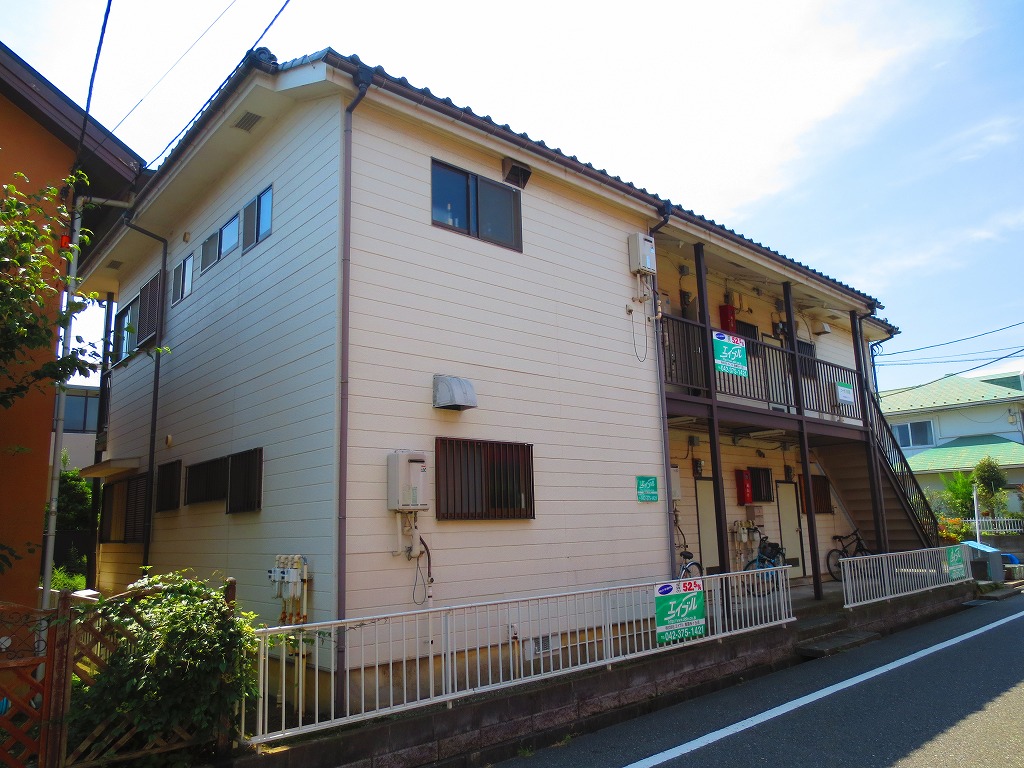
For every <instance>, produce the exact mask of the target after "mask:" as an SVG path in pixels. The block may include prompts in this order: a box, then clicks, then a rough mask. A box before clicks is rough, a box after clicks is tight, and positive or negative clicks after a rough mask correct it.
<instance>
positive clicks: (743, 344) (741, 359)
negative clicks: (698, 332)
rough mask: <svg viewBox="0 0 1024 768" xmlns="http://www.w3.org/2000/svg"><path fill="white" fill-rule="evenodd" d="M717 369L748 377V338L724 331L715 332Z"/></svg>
mask: <svg viewBox="0 0 1024 768" xmlns="http://www.w3.org/2000/svg"><path fill="white" fill-rule="evenodd" d="M713 341H714V345H715V370H716V371H721V372H722V373H731V374H733V375H734V376H742V377H743V378H746V377H747V340H746V339H744V338H743V337H742V336H733V335H731V334H728V333H722V331H715V333H714V339H713Z"/></svg>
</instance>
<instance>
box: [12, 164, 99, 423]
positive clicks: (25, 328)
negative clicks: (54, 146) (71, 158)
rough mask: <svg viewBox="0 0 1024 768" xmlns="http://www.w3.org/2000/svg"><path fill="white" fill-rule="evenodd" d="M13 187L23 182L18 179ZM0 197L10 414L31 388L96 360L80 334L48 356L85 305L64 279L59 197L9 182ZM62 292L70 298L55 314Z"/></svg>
mask: <svg viewBox="0 0 1024 768" xmlns="http://www.w3.org/2000/svg"><path fill="white" fill-rule="evenodd" d="M14 181H16V182H19V183H21V182H28V178H27V177H26V176H25V175H24V174H20V173H16V174H15V175H14ZM80 183H86V178H85V176H84V174H81V173H78V174H75V175H73V176H70V177H68V178H67V179H65V180H64V185H65V187H66V188H71V187H73V186H74V185H75V184H80ZM0 191H2V194H0V407H3V408H10V407H11V406H12V405H13V404H14V403H15V402H17V400H18V399H19V398H22V397H24V396H25V394H26V393H28V392H29V391H30V390H31V389H32V388H33V387H36V386H41V385H43V384H45V383H47V382H56V383H58V384H63V383H64V382H66V381H67V380H68V379H70V378H71V377H72V376H74V375H76V374H81V375H83V376H85V375H88V374H89V373H92V372H95V371H97V370H98V369H99V360H100V356H99V354H98V352H97V351H96V348H95V345H94V344H87V343H85V342H84V341H83V339H82V338H81V337H80V336H79V337H76V339H75V343H74V344H73V345H72V346H71V348H70V351H69V352H68V354H66V355H61V356H57V355H56V354H55V353H54V350H55V349H56V346H57V339H58V335H59V329H60V328H61V327H63V326H64V324H65V323H66V322H67V321H68V320H69V319H70V318H71V317H74V316H75V315H77V314H78V313H79V312H81V311H82V310H83V309H85V307H86V306H87V305H88V302H89V301H90V298H89V297H86V296H83V295H81V294H79V293H77V292H76V291H75V287H76V286H75V285H73V284H72V283H71V281H70V280H69V278H68V277H67V276H66V273H67V269H66V267H67V265H68V264H69V263H70V261H71V259H72V257H73V256H74V247H62V245H61V233H62V232H63V231H65V230H66V228H67V226H68V223H69V221H70V217H69V214H68V210H67V207H66V206H65V205H64V203H63V202H62V195H61V191H60V190H59V189H58V188H57V187H55V186H51V187H46V188H44V189H42V190H40V191H39V192H35V193H25V192H22V191H21V190H20V189H18V187H17V186H16V185H15V183H14V182H11V183H9V184H6V185H4V186H3V187H2V188H0ZM64 290H67V291H68V295H69V300H68V302H67V304H66V306H65V308H63V309H60V306H59V305H60V294H61V292H62V291H64ZM55 307H56V308H57V309H56V311H54V308H55ZM43 352H45V353H48V354H45V355H41V354H40V353H43Z"/></svg>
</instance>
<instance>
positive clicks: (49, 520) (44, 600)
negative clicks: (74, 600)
mask: <svg viewBox="0 0 1024 768" xmlns="http://www.w3.org/2000/svg"><path fill="white" fill-rule="evenodd" d="M134 200H135V196H134V195H132V196H131V199H130V200H129V201H128V202H125V201H123V200H107V199H105V198H101V197H85V196H83V197H79V198H78V199H76V200H75V207H74V210H73V212H72V214H71V249H72V253H74V252H75V250H76V248H77V246H78V243H79V241H80V240H81V239H82V208H84V207H85V204H86V203H92V204H94V205H109V206H111V207H113V208H128V207H129V206H131V205H132V204H133V202H134ZM76 277H78V259H77V258H72V259H71V263H70V264H69V265H68V286H71V284H72V283H74V281H75V278H76ZM65 295H66V294H65ZM60 331H61V357H64V356H65V355H68V354H70V352H71V318H70V317H69V318H68V319H67V320H66V321H65V322H64V326H63V327H62V328H61V329H60ZM103 343H104V344H106V340H104V342H103ZM66 404H67V391H66V390H65V389H63V388H60V389H58V390H57V414H56V417H55V418H54V421H53V462H52V464H51V466H50V503H49V505H48V508H47V515H46V532H45V533H44V534H43V588H42V593H41V595H40V601H41V602H40V607H41V608H48V607H49V606H50V585H51V584H52V583H53V545H54V540H55V538H56V536H57V497H58V494H59V491H60V471H61V465H60V455H61V453H62V452H63V450H64V410H65V407H66Z"/></svg>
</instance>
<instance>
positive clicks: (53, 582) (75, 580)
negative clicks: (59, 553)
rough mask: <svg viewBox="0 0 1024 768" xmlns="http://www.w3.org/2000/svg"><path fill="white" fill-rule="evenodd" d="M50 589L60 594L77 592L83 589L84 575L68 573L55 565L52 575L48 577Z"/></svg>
mask: <svg viewBox="0 0 1024 768" xmlns="http://www.w3.org/2000/svg"><path fill="white" fill-rule="evenodd" d="M50 589H54V590H56V591H58V592H62V591H64V590H65V589H66V590H67V591H68V592H77V591H78V590H80V589H85V575H84V574H81V573H69V572H68V571H67V570H65V569H64V567H63V566H60V565H55V566H54V567H53V575H52V576H51V577H50Z"/></svg>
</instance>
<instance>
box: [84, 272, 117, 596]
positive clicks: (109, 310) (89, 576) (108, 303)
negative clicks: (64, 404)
mask: <svg viewBox="0 0 1024 768" xmlns="http://www.w3.org/2000/svg"><path fill="white" fill-rule="evenodd" d="M113 330H114V294H113V293H111V292H109V291H108V292H107V298H106V300H105V301H104V306H103V339H104V342H103V356H102V358H101V360H100V396H99V397H98V398H97V402H96V408H97V421H96V434H95V435H93V438H94V442H93V454H92V460H93V463H94V464H99V463H100V462H101V461H103V451H102V450H100V447H99V439H98V438H99V429H100V423H99V416H103V432H104V433H106V431H107V421H109V411H110V398H109V397H108V386H107V383H108V382H109V381H110V378H109V377H110V371H109V370H108V369H109V367H110V345H109V344H107V343H106V340H107V339H109V338H110V334H111V333H113ZM102 486H103V481H102V480H101V479H100V478H98V477H94V478H93V479H92V517H91V518H90V523H91V527H90V532H91V533H92V537H91V541H92V546H91V547H90V549H89V551H88V552H86V574H85V586H86V587H88V588H89V589H96V581H97V578H98V577H99V551H100V550H99V528H98V525H97V522H98V521H99V519H100V512H101V503H102V499H101V497H100V493H101V488H102Z"/></svg>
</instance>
